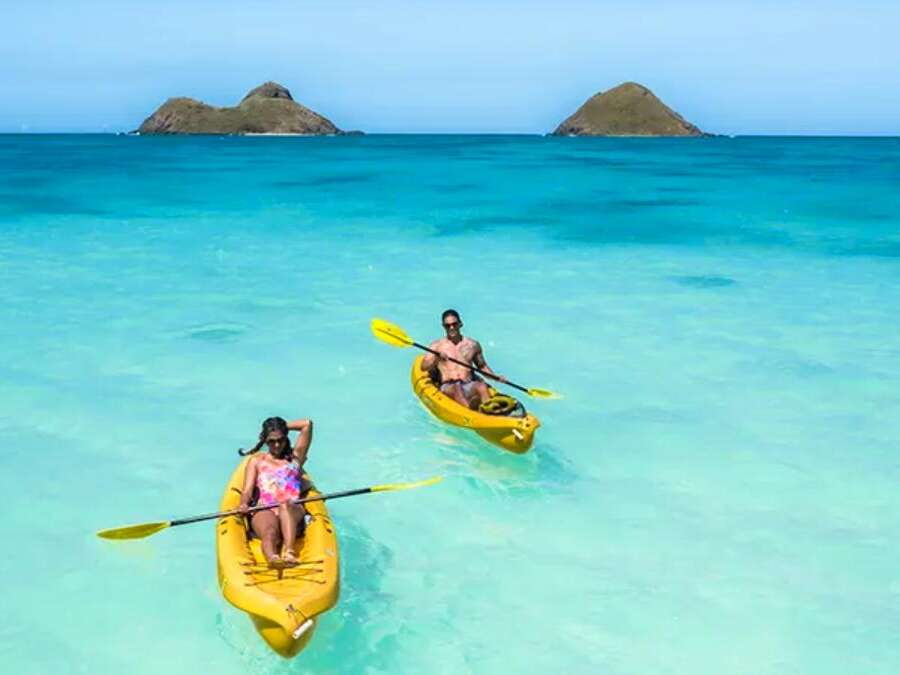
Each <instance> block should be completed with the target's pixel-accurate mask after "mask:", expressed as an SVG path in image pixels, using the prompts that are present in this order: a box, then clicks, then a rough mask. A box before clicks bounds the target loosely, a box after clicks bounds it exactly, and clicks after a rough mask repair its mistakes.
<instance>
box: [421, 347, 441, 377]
mask: <svg viewBox="0 0 900 675" xmlns="http://www.w3.org/2000/svg"><path fill="white" fill-rule="evenodd" d="M440 346H441V342H440V340H435V341H434V342H432V343H431V344H430V345H429V347H431V348H432V349H433V350H434V351H436V352H437V351H440V349H438V348H439V347H440ZM437 362H438V357H437V355H436V354H432V353H431V352H428V353H427V354H425V357H424V358H423V359H422V365H421V369H422V370H424V371H425V372H428V371H429V370H431V369H432V368H434V367H435V366H436V365H437Z"/></svg>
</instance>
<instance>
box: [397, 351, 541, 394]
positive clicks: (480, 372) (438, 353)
mask: <svg viewBox="0 0 900 675" xmlns="http://www.w3.org/2000/svg"><path fill="white" fill-rule="evenodd" d="M412 344H413V347H418V348H419V349H424V350H425V351H426V352H431V353H432V354H434V355H435V356H441V357H443V358H445V359H447V360H448V361H453V363H458V364H459V365H461V366H465V367H466V368H468V369H469V370H474V371H475V372H476V373H478V374H479V375H484V376H485V377H489V378H491V379H492V380H497V381H498V382H500V381H501V380H500V378H499V377H497V376H496V375H491V374H490V373H486V372H485V371H483V370H482V369H481V368H476V367H475V366H473V365H470V364H468V363H465V362H464V361H459V360H457V359H454V358H453V357H452V356H444V354H441V353H440V352H438V351H435V350H434V349H432V348H431V347H426V346H425V345H420V344H419V343H418V342H413V343H412ZM504 384H508V385H509V386H510V387H515V388H516V389H518V390H519V391H524V392H525V393H526V394H527V393H528V389H526V388H525V387H522V386H520V385H518V384H516V383H514V382H510V381H509V380H507V381H506V382H504Z"/></svg>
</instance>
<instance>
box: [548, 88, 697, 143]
mask: <svg viewBox="0 0 900 675" xmlns="http://www.w3.org/2000/svg"><path fill="white" fill-rule="evenodd" d="M553 135H554V136H704V135H706V134H704V133H703V132H702V131H700V129H698V128H697V127H695V126H694V125H693V124H691V123H690V122H688V121H687V120H685V119H684V118H683V117H682V116H681V115H679V114H678V113H677V112H675V111H674V110H672V109H671V108H669V107H668V106H667V105H666V104H665V103H663V102H662V101H660V100H659V99H658V98H656V96H655V95H654V94H653V92H652V91H650V90H649V89H647V87H644V86H643V85H640V84H637V83H636V82H625V83H624V84H620V85H619V86H618V87H614V88H613V89H610V90H609V91H603V92H600V93H599V94H596V95H594V96H592V97H591V98H589V99H588V100H587V101H586V102H585V103H584V105H582V106H581V107H580V108H579V109H578V110H576V111H575V114H574V115H572V116H571V117H568V118H567V119H565V120H564V121H563V123H562V124H560V125H559V126H558V127H556V130H555V131H554V132H553Z"/></svg>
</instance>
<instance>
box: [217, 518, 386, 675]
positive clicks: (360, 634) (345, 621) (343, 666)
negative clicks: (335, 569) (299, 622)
mask: <svg viewBox="0 0 900 675" xmlns="http://www.w3.org/2000/svg"><path fill="white" fill-rule="evenodd" d="M335 520H336V523H335V524H336V525H337V530H338V545H339V547H340V556H341V562H340V566H341V567H340V569H341V593H340V597H339V599H338V603H337V605H335V606H334V607H333V608H332V609H331V610H329V611H328V612H326V613H325V614H323V615H322V616H320V617H319V619H318V626H317V627H316V633H315V635H314V636H313V638H312V641H311V642H310V643H309V645H308V646H307V647H306V648H305V649H304V650H303V651H302V652H301V653H300V654H298V655H297V656H296V657H294V658H293V659H289V660H285V659H282V658H281V657H280V656H278V655H277V654H275V653H274V652H273V651H271V650H270V649H269V648H268V647H267V646H266V645H265V643H264V642H263V641H262V639H260V637H259V636H258V635H257V633H256V631H255V630H254V629H253V625H252V624H251V623H250V621H249V619H247V617H246V616H245V615H244V614H243V613H242V612H239V611H237V610H234V611H230V610H231V608H227V610H228V611H225V610H223V612H222V613H221V614H220V616H219V621H218V623H219V633H220V635H221V636H222V638H223V640H225V641H226V642H227V643H228V644H229V645H230V646H231V647H233V648H234V649H235V650H236V651H237V652H238V653H239V655H240V657H241V659H242V660H243V662H244V665H245V666H246V667H247V672H248V673H259V674H262V673H266V674H280V673H285V674H286V673H292V674H296V673H317V674H321V673H333V674H334V675H340V674H342V673H361V672H365V671H366V670H367V669H368V668H371V667H372V666H373V665H376V666H383V667H385V668H384V669H387V670H389V668H386V666H388V665H389V662H390V656H391V653H392V651H391V650H390V649H389V643H388V642H386V640H388V639H389V638H390V636H389V635H388V634H387V633H386V631H385V628H384V626H382V625H380V624H379V622H380V621H381V622H383V621H384V619H385V617H388V616H390V614H391V605H392V596H390V595H389V594H387V593H385V592H383V591H382V585H383V582H384V577H385V572H386V570H387V569H388V568H389V567H390V566H391V565H392V564H393V554H392V553H391V551H390V549H389V548H388V547H387V546H385V545H384V544H381V543H380V542H378V541H377V540H376V539H375V538H373V537H372V536H371V535H370V534H369V532H368V530H366V529H365V528H364V527H363V526H362V525H361V524H360V523H359V522H358V521H356V520H355V519H353V518H346V517H339V518H336V519H335ZM223 602H224V601H223ZM381 669H382V668H379V670H381Z"/></svg>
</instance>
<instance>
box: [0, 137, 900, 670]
mask: <svg viewBox="0 0 900 675" xmlns="http://www.w3.org/2000/svg"><path fill="white" fill-rule="evenodd" d="M0 285H2V286H0V287H2V289H3V292H2V294H0V317H2V322H0V353H2V354H3V358H2V361H0V441H2V448H3V452H2V454H0V467H2V476H3V484H4V499H3V502H4V512H5V513H4V517H3V521H2V522H3V524H2V533H3V539H4V545H3V550H4V553H3V555H2V556H0V578H2V579H3V582H2V584H3V607H4V611H3V612H2V613H0V662H3V663H4V664H5V665H4V671H6V672H16V673H48V672H60V673H91V674H95V673H193V672H212V673H216V675H231V674H248V673H252V674H257V673H259V674H263V673H426V672H427V673H537V672H544V673H554V672H567V673H609V674H626V673H627V674H644V673H657V674H658V673H673V674H675V673H677V674H681V673H684V674H688V673H690V674H698V673H704V674H705V673H709V674H715V675H724V674H732V673H747V674H750V673H752V674H754V675H761V674H776V673H777V674H797V675H806V674H816V675H826V674H834V675H848V674H851V673H866V674H872V675H873V674H885V675H888V674H891V675H893V674H895V673H897V672H898V671H900V640H898V639H897V638H898V633H897V629H898V626H900V566H898V559H900V555H898V554H900V545H898V542H900V490H898V486H900V329H898V326H900V321H898V315H900V140H896V139H766V138H752V139H751V138H746V139H741V138H738V139H728V138H709V139H692V140H647V139H626V140H612V139H551V138H538V137H475V136H457V137H453V136H447V137H440V136H432V137H416V136H381V137H378V136H376V137H355V138H219V137H204V138H138V137H112V136H58V137H54V136H46V137H27V136H0ZM446 307H456V308H457V309H459V310H460V312H461V314H462V316H463V319H464V321H465V330H466V332H467V333H468V334H470V335H472V336H474V337H476V338H477V339H479V340H480V341H481V342H482V344H483V345H484V346H485V350H486V355H487V357H488V361H489V362H490V363H491V365H492V366H493V367H494V368H495V370H497V371H498V372H501V373H504V374H506V375H508V376H509V377H510V378H511V379H514V380H516V381H519V382H522V383H524V384H526V385H528V386H535V387H544V388H549V389H553V390H557V391H560V392H562V393H564V394H565V395H566V398H565V399H564V400H562V401H531V402H529V403H528V406H529V409H530V410H532V411H533V412H535V413H536V414H537V415H538V416H539V417H540V418H541V419H542V421H543V424H544V426H543V427H542V428H541V429H540V431H539V432H538V435H537V440H536V442H535V445H534V448H533V450H532V451H531V452H530V453H529V454H527V455H525V456H513V455H509V454H504V453H502V452H501V451H499V450H497V449H495V448H493V447H491V446H489V445H486V444H485V443H483V442H481V441H479V440H478V439H477V438H476V437H474V436H472V435H469V434H467V433H464V432H461V431H458V430H453V429H450V428H448V427H446V426H443V425H441V424H440V423H438V422H437V421H435V420H433V419H431V418H429V416H428V415H427V414H426V413H425V411H424V410H423V409H422V408H421V407H420V406H419V405H418V404H417V402H416V401H415V399H414V398H413V396H412V393H411V391H410V387H409V383H408V367H409V363H410V360H411V358H412V356H413V353H411V352H410V351H401V350H396V349H392V348H390V347H388V346H386V345H383V344H381V343H379V342H376V341H375V340H374V339H373V338H372V336H371V335H370V333H369V329H368V322H369V320H370V318H371V317H373V316H381V317H384V318H387V319H390V320H392V321H395V322H397V323H399V324H400V325H402V326H403V327H405V328H406V329H407V330H408V331H409V332H410V333H411V334H412V335H413V336H414V337H415V338H417V339H419V340H420V341H428V340H431V339H433V338H434V337H436V336H438V334H439V333H440V326H439V314H440V312H441V310H443V309H444V308H446ZM273 414H279V415H282V416H285V417H298V416H304V417H306V416H309V417H312V418H313V419H314V420H315V421H316V424H317V427H316V436H315V440H314V443H313V448H312V451H311V459H310V462H309V465H308V466H309V469H310V471H311V472H312V474H313V476H314V477H315V478H316V480H317V482H318V484H319V486H320V487H321V488H322V489H323V490H329V491H330V490H342V489H347V488H354V487H359V486H364V485H370V484H374V483H381V482H391V481H399V480H414V479H418V478H422V477H425V476H430V475H432V474H443V475H444V476H445V477H446V480H445V481H444V483H443V484H441V485H440V486H437V487H433V488H428V489H427V490H420V491H415V492H406V493H395V494H383V495H370V496H366V497H358V498H353V499H347V500H342V501H336V502H334V503H332V505H331V512H332V515H333V517H334V519H335V522H336V524H337V527H338V532H339V537H340V544H341V552H342V561H341V565H342V575H343V577H342V582H343V588H342V595H341V600H340V604H339V605H338V606H337V607H336V608H335V609H334V610H333V611H332V612H331V613H329V614H328V615H327V616H326V617H325V618H324V620H323V621H322V623H321V625H320V629H319V631H318V633H317V635H316V637H315V639H314V641H313V643H312V644H311V646H310V647H309V648H308V649H307V650H306V651H305V652H304V653H303V654H301V655H300V656H299V657H298V658H297V659H295V660H293V661H289V662H288V661H283V660H281V659H280V658H279V657H277V656H275V655H274V654H272V653H270V652H269V651H268V649H267V648H266V647H265V645H264V644H263V643H262V641H261V640H260V639H259V638H258V637H257V635H256V634H255V632H254V631H253V629H252V627H251V625H250V623H249V621H248V620H247V618H246V617H245V616H244V615H243V614H241V613H240V612H238V611H236V610H234V609H233V608H231V607H230V606H229V605H227V604H226V603H225V602H224V601H223V600H222V599H221V597H220V596H219V593H218V589H217V586H216V579H215V552H214V545H213V541H214V540H213V530H212V528H211V527H210V526H209V525H207V524H198V525H193V526H186V527H182V528H177V529H173V530H170V531H166V532H164V533H161V534H158V535H156V536H155V537H153V538H151V539H147V540H144V541H136V542H131V543H126V544H115V543H110V542H106V541H101V540H99V539H97V538H96V537H95V536H94V532H95V531H96V530H97V529H101V528H105V527H112V526H116V525H121V524H127V523H131V522H141V521H147V520H157V519H166V518H170V517H179V516H188V515H193V514H197V513H204V512H208V511H213V510H215V509H216V507H217V505H218V501H219V498H220V495H221V491H222V488H223V486H224V483H225V481H226V479H227V478H228V476H229V474H230V472H231V471H232V469H233V467H234V465H235V463H236V462H237V460H238V458H237V456H236V454H235V449H236V448H237V447H238V446H241V445H247V444H248V443H250V442H252V440H253V438H254V436H255V434H256V433H257V429H258V424H259V422H260V421H261V420H262V419H263V418H265V417H267V416H269V415H273Z"/></svg>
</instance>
